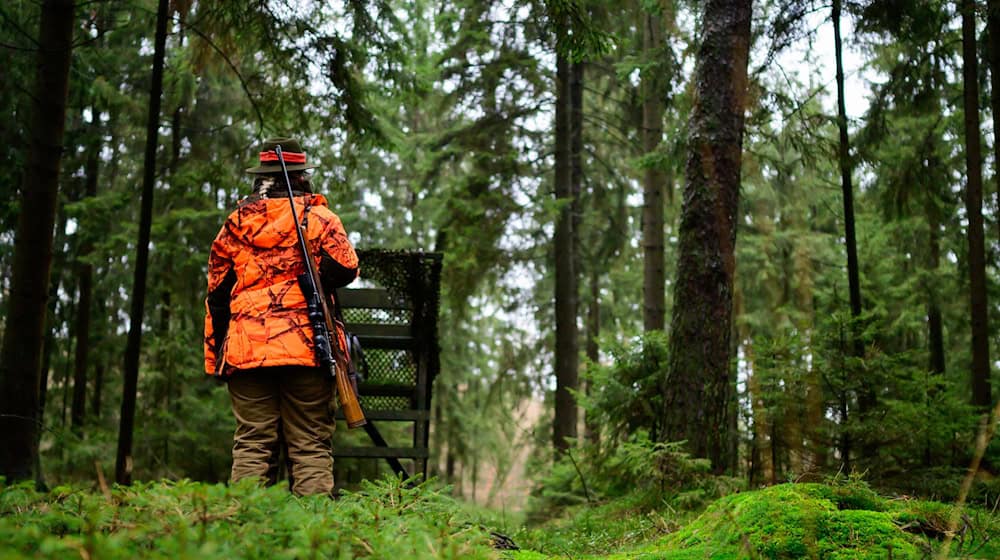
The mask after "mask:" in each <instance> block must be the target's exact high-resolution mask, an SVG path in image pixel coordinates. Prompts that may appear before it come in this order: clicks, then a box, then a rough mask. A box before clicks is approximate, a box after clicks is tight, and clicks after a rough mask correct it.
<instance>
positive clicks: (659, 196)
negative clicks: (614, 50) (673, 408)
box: [641, 11, 666, 331]
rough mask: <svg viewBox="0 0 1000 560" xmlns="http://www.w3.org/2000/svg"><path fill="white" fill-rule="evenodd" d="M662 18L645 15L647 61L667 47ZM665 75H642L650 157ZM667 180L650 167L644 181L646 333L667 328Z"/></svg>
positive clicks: (659, 129) (659, 132) (659, 128)
mask: <svg viewBox="0 0 1000 560" xmlns="http://www.w3.org/2000/svg"><path fill="white" fill-rule="evenodd" d="M661 25H662V18H661V17H660V15H659V14H658V13H655V12H653V11H647V12H645V13H644V15H643V25H642V50H643V52H644V53H645V55H646V59H647V61H648V60H649V59H650V58H652V57H654V56H657V54H658V52H659V50H660V49H661V48H662V46H663V29H662V28H661ZM662 84H663V76H662V74H661V73H660V71H659V69H653V70H647V71H646V72H645V73H644V74H643V76H642V96H643V98H642V134H641V137H642V149H643V151H644V152H645V153H646V155H647V156H649V155H650V154H652V153H653V152H655V151H656V149H657V147H658V146H659V145H660V140H661V139H662V138H663V110H664V104H663V98H662V95H663V85H662ZM665 185H666V177H665V174H664V173H663V171H661V170H660V169H659V166H654V165H647V166H646V169H645V172H644V174H643V179H642V251H643V264H642V271H643V275H642V326H643V329H644V330H646V331H653V330H660V331H662V330H663V328H664V327H665V326H666V324H665V320H666V318H665V314H666V295H665V293H666V276H665V273H664V262H663V261H664V255H663V252H664V243H663V193H664V190H665Z"/></svg>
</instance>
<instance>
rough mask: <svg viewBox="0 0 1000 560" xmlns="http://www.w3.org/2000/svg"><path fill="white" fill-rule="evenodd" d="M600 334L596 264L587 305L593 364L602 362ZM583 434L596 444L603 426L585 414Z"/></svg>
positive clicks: (589, 386)
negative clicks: (598, 342)
mask: <svg viewBox="0 0 1000 560" xmlns="http://www.w3.org/2000/svg"><path fill="white" fill-rule="evenodd" d="M595 264H596V263H595ZM599 336H601V286H600V276H599V275H598V268H597V266H596V265H595V266H592V267H591V271H590V301H589V305H588V307H587V343H586V354H587V360H589V361H590V363H592V364H597V363H599V362H600V348H599V347H598V345H597V338H598V337H599ZM591 385H593V383H592V382H591V381H588V382H587V387H586V391H587V395H588V396H589V395H590V389H591ZM583 436H584V437H585V438H586V439H587V442H588V443H590V444H592V445H595V446H596V445H597V444H598V443H600V441H601V427H600V425H598V424H597V421H596V419H594V418H591V415H590V414H587V415H586V416H584V419H583Z"/></svg>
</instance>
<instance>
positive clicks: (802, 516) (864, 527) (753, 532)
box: [512, 483, 1000, 560]
mask: <svg viewBox="0 0 1000 560" xmlns="http://www.w3.org/2000/svg"><path fill="white" fill-rule="evenodd" d="M604 508H605V509H604V511H603V513H601V508H598V509H597V510H594V509H592V508H588V509H586V510H581V511H579V512H577V513H576V514H574V515H571V516H569V517H567V518H565V519H563V520H560V521H558V522H555V523H553V524H552V525H551V526H550V527H546V528H539V529H535V530H532V531H527V532H524V533H523V534H522V537H521V538H522V540H523V541H524V543H525V544H526V545H528V546H530V548H531V549H532V550H525V551H520V552H518V553H516V554H515V555H512V558H516V559H517V560H538V559H543V558H605V559H632V558H635V559H645V560H653V559H695V558H698V559H712V560H724V559H725V560H728V559H738V558H768V559H786V558H789V559H790V558H816V559H831V560H846V559H858V560H861V559H890V558H892V559H903V558H914V559H918V558H933V557H937V556H938V555H939V554H940V552H941V550H942V545H943V541H944V538H945V536H946V534H947V533H948V531H949V530H950V529H949V520H950V519H951V518H952V515H953V514H954V513H956V512H955V509H954V507H953V506H950V505H947V504H942V503H939V502H930V501H922V500H916V499H909V498H900V499H888V498H884V497H881V496H879V495H877V494H876V493H874V492H873V491H871V490H870V489H869V488H868V487H867V486H865V485H863V484H861V483H849V484H838V485H826V484H783V485H779V486H773V487H770V488H766V489H763V490H758V491H753V492H743V493H738V494H732V495H729V496H726V497H724V498H722V499H720V500H717V501H716V502H715V503H713V504H712V505H710V506H709V507H708V508H707V509H706V510H705V511H704V512H703V513H701V514H700V515H697V516H695V515H693V514H690V513H684V512H655V513H646V514H642V515H640V514H632V515H629V514H628V513H627V509H618V510H616V508H614V505H613V504H609V505H607V506H604ZM595 512H597V513H596V515H597V517H598V518H599V519H594V515H595ZM958 519H959V522H958V525H957V527H956V529H957V530H956V531H955V532H954V533H953V540H952V542H951V545H950V549H949V554H948V556H949V557H954V558H990V559H997V558H1000V517H998V516H996V515H993V514H990V513H989V512H985V511H982V510H979V509H976V508H966V510H965V511H964V512H958ZM595 537H596V538H595ZM595 543H596V544H597V545H598V546H592V545H593V544H595Z"/></svg>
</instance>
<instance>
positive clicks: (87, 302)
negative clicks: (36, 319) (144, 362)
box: [70, 106, 101, 436]
mask: <svg viewBox="0 0 1000 560" xmlns="http://www.w3.org/2000/svg"><path fill="white" fill-rule="evenodd" d="M91 115H92V117H91V119H92V125H91V127H90V128H91V131H90V133H91V135H99V134H100V130H99V126H98V125H97V119H98V111H97V107H95V106H91ZM100 151H101V141H100V137H99V136H98V137H97V138H94V139H92V140H91V142H90V146H89V153H88V154H87V163H86V165H85V167H84V173H85V175H86V179H85V183H86V185H85V189H84V194H85V196H86V197H87V198H88V199H89V198H93V197H95V196H97V179H98V173H99V171H100V158H99V156H100ZM80 235H81V237H82V238H83V242H82V243H81V244H80V254H79V255H78V258H79V259H80V262H79V265H78V272H77V274H78V277H79V282H80V297H79V301H78V303H77V311H76V329H75V330H76V355H75V357H74V373H73V407H72V411H71V413H70V417H71V418H72V422H71V424H72V427H73V431H74V433H76V434H77V435H78V436H79V435H81V434H82V433H83V421H84V417H85V415H86V406H87V366H88V363H89V359H88V358H89V354H90V307H91V300H92V294H93V284H94V282H93V280H94V267H93V265H92V264H90V263H89V262H87V258H88V257H89V256H90V253H91V252H92V251H93V248H94V243H93V235H94V232H92V231H87V230H83V231H81V232H80Z"/></svg>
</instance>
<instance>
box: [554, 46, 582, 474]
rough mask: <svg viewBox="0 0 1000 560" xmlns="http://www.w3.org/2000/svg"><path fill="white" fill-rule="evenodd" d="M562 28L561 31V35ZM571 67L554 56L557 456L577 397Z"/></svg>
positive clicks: (570, 431) (572, 424)
mask: <svg viewBox="0 0 1000 560" xmlns="http://www.w3.org/2000/svg"><path fill="white" fill-rule="evenodd" d="M562 33H564V32H560V34H562ZM571 80H572V68H571V67H570V63H569V61H568V60H567V59H566V57H565V55H563V54H561V53H560V54H558V55H557V59H556V114H555V120H556V123H555V144H556V162H555V196H556V199H557V200H559V201H561V202H563V203H564V205H563V207H562V208H561V209H560V211H559V217H558V218H557V221H556V230H555V238H554V240H553V243H554V246H555V281H556V282H555V284H556V293H555V311H556V313H555V314H556V348H555V370H556V395H555V416H554V418H553V422H552V423H553V426H552V428H553V430H552V431H553V434H552V439H553V442H552V445H553V448H554V450H555V452H556V455H560V454H561V453H562V452H564V451H565V450H566V449H567V448H568V447H569V442H568V441H567V440H566V438H575V437H576V422H577V410H576V400H575V399H574V398H573V395H572V393H571V392H570V391H571V390H575V389H576V388H577V387H578V382H577V378H578V371H577V370H578V367H579V366H578V361H579V357H578V355H577V354H578V352H579V350H578V341H577V336H578V333H577V326H576V318H577V277H576V270H575V264H576V262H577V259H576V256H575V254H576V247H575V245H576V244H575V237H576V236H575V232H574V231H573V221H574V216H573V214H574V199H575V197H574V193H573V171H572V138H571V133H572V101H571V97H572V93H571V90H572V86H571Z"/></svg>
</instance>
